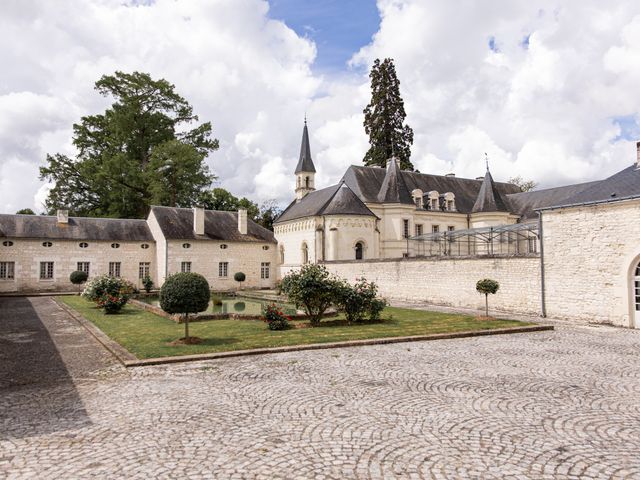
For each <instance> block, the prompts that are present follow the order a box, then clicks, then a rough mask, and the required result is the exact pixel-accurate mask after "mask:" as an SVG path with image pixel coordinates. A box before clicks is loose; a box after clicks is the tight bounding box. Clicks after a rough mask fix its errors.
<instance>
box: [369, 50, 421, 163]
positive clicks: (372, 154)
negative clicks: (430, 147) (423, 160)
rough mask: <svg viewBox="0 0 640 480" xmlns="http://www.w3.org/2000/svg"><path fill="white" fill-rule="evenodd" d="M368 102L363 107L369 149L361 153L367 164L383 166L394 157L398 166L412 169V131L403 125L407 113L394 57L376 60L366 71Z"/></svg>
mask: <svg viewBox="0 0 640 480" xmlns="http://www.w3.org/2000/svg"><path fill="white" fill-rule="evenodd" d="M369 78H371V102H370V103H369V105H367V108H365V109H364V130H365V132H366V133H367V135H369V145H370V147H369V150H368V151H367V153H366V155H365V156H364V164H365V165H367V166H379V167H385V166H386V164H387V160H388V159H389V158H391V157H392V156H395V157H396V158H398V160H399V161H400V168H401V169H403V170H413V164H412V163H411V160H410V158H411V145H412V144H413V130H412V129H411V127H410V126H409V125H404V120H405V118H406V116H407V114H406V113H405V111H404V101H403V100H402V96H401V95H400V81H399V80H398V77H397V76H396V67H395V65H394V64H393V59H391V58H385V59H384V61H382V62H380V59H378V58H377V59H376V60H375V61H374V62H373V68H372V69H371V73H370V74H369Z"/></svg>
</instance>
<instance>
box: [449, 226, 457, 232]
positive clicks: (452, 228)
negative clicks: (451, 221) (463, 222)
mask: <svg viewBox="0 0 640 480" xmlns="http://www.w3.org/2000/svg"><path fill="white" fill-rule="evenodd" d="M455 229H456V227H454V226H453V225H449V226H448V227H447V231H448V232H453V231H454V230H455Z"/></svg>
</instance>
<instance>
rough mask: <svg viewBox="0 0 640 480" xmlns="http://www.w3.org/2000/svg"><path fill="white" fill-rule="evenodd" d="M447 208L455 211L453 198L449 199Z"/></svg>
mask: <svg viewBox="0 0 640 480" xmlns="http://www.w3.org/2000/svg"><path fill="white" fill-rule="evenodd" d="M447 210H448V211H450V212H453V210H454V209H453V200H447Z"/></svg>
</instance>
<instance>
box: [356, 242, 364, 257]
mask: <svg viewBox="0 0 640 480" xmlns="http://www.w3.org/2000/svg"><path fill="white" fill-rule="evenodd" d="M355 250H356V260H362V259H363V258H364V245H363V244H362V242H358V243H356V248H355Z"/></svg>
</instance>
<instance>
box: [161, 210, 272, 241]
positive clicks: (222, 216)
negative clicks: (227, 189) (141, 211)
mask: <svg viewBox="0 0 640 480" xmlns="http://www.w3.org/2000/svg"><path fill="white" fill-rule="evenodd" d="M151 211H152V212H153V214H154V216H155V217H156V219H157V221H158V224H159V225H160V229H161V230H162V233H163V235H164V236H165V238H167V239H169V240H206V239H210V240H224V241H228V242H267V243H277V242H276V239H275V237H274V235H273V232H272V231H270V230H268V229H266V228H264V227H262V226H260V225H258V224H257V223H256V222H254V221H253V220H251V219H248V220H247V234H246V235H243V234H241V233H240V231H239V230H238V212H222V211H217V210H205V213H204V235H196V234H195V232H194V231H193V209H191V208H172V207H151Z"/></svg>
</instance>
